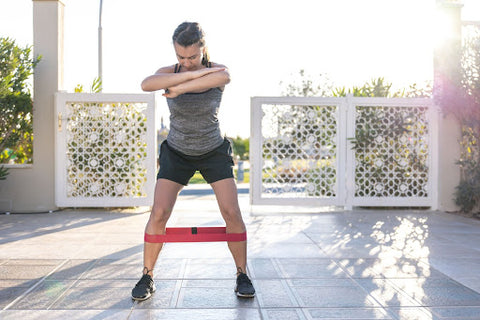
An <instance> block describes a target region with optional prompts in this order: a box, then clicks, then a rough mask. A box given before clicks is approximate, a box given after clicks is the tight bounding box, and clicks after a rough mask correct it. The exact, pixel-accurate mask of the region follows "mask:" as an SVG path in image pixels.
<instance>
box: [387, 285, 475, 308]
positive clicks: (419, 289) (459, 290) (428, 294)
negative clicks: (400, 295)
mask: <svg viewBox="0 0 480 320" xmlns="http://www.w3.org/2000/svg"><path fill="white" fill-rule="evenodd" d="M390 281H392V283H394V284H395V285H396V286H397V287H399V288H401V289H402V290H403V291H404V292H405V293H406V294H407V295H409V296H411V297H412V298H413V299H415V300H416V301H418V302H419V303H421V304H422V305H424V306H480V294H479V293H477V292H475V291H473V290H471V289H469V288H467V287H464V286H462V285H461V284H459V283H458V282H456V281H453V280H451V279H449V278H442V279H435V278H421V279H392V280H390Z"/></svg>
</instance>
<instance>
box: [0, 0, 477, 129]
mask: <svg viewBox="0 0 480 320" xmlns="http://www.w3.org/2000/svg"><path fill="white" fill-rule="evenodd" d="M461 2H462V3H463V4H464V7H463V9H462V19H463V20H469V21H470V20H474V21H477V20H480V0H463V1H461ZM63 3H64V4H65V18H64V23H65V33H64V37H65V38H64V42H65V48H64V50H65V60H64V62H65V70H64V77H65V80H64V86H63V89H64V90H67V91H69V92H72V91H73V90H74V88H75V86H76V85H77V84H82V85H84V87H85V88H89V86H90V85H91V83H92V81H93V79H94V78H95V77H96V76H97V74H98V59H97V57H98V45H97V44H98V38H97V36H98V22H99V21H98V20H99V3H100V0H64V1H63ZM32 7H33V5H32V0H0V37H10V38H12V39H14V40H16V42H17V43H18V44H19V45H22V46H25V45H31V44H33V31H32V16H33V15H32ZM184 21H197V22H199V23H200V24H201V25H202V27H203V29H204V30H205V32H206V41H207V46H208V49H209V52H210V56H211V60H212V61H214V62H218V63H222V64H225V65H226V66H227V67H228V68H229V71H230V74H231V78H232V81H231V83H230V84H229V85H228V86H227V88H226V90H225V93H224V97H223V101H222V106H221V110H220V122H221V124H222V130H223V132H224V133H225V134H226V135H228V136H231V137H235V136H241V137H248V136H249V134H250V98H251V97H253V96H279V95H281V94H282V86H281V85H280V82H283V83H287V84H288V83H289V82H292V81H294V79H295V78H296V76H297V75H298V73H299V70H300V69H304V70H305V71H306V73H307V74H309V75H311V76H312V77H317V76H320V75H321V74H323V75H325V76H326V77H327V78H329V79H330V80H331V82H333V83H334V85H335V86H346V87H351V86H353V85H359V86H361V85H363V84H364V83H365V82H367V81H370V80H371V79H373V78H378V77H384V78H385V79H386V80H387V81H388V82H390V83H392V84H393V87H394V88H404V87H408V85H410V84H413V83H417V84H423V83H425V82H427V81H431V80H432V78H433V46H434V44H435V39H436V36H435V30H438V28H436V27H435V0H362V1H360V0H328V1H327V0H295V1H292V0H289V1H285V0H242V1H225V0H211V1H210V0H204V1H198V0H197V1H193V0H182V1H180V2H173V1H169V2H167V3H166V2H165V1H160V0H135V1H127V0H103V14H102V27H103V82H104V84H103V88H104V92H109V93H110V92H112V93H140V92H141V88H140V83H141V81H142V80H143V79H144V78H145V77H146V76H148V75H150V74H152V73H154V72H155V71H156V70H157V69H158V68H160V67H162V66H166V65H171V64H174V63H176V57H175V53H174V51H173V45H172V42H171V36H172V34H173V31H174V30H175V28H176V27H177V26H178V25H179V24H180V23H182V22H184ZM157 101H158V102H157V108H158V110H157V113H158V119H160V117H161V116H163V117H164V118H165V122H166V124H167V125H168V109H167V106H166V103H165V100H164V98H163V97H162V96H161V95H160V94H159V95H158V96H157Z"/></svg>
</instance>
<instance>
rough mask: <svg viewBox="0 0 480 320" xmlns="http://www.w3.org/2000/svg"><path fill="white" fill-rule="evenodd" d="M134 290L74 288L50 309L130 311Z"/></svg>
mask: <svg viewBox="0 0 480 320" xmlns="http://www.w3.org/2000/svg"><path fill="white" fill-rule="evenodd" d="M131 290H132V288H106V287H73V288H71V289H69V290H68V291H67V292H66V293H65V294H64V295H63V296H62V297H61V298H60V299H58V300H57V301H56V302H55V303H54V304H53V305H52V306H51V307H50V308H51V309H53V310H91V309H94V310H95V309H96V310H103V309H104V310H111V309H130V308H132V307H133V304H134V302H133V300H132V298H131V295H130V292H131Z"/></svg>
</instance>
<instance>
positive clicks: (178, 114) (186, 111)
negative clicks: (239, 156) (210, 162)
mask: <svg viewBox="0 0 480 320" xmlns="http://www.w3.org/2000/svg"><path fill="white" fill-rule="evenodd" d="M222 94H223V92H222V90H220V89H219V88H212V89H210V90H208V91H205V92H202V93H184V94H182V95H179V96H178V97H175V98H167V104H168V108H169V109H170V131H169V133H168V136H167V141H168V145H169V146H171V147H172V148H173V149H175V150H178V151H180V152H181V153H183V154H186V155H190V156H199V155H202V154H205V153H207V152H209V151H212V150H214V149H216V148H218V147H219V146H220V145H221V144H222V143H223V137H222V133H221V131H220V124H219V122H218V109H219V108H220V102H221V101H222Z"/></svg>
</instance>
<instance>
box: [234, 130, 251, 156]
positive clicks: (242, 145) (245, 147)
mask: <svg viewBox="0 0 480 320" xmlns="http://www.w3.org/2000/svg"><path fill="white" fill-rule="evenodd" d="M230 140H231V141H232V146H233V153H234V155H235V156H238V157H239V158H240V160H248V157H249V152H250V139H248V138H246V139H243V138H241V137H239V136H237V137H236V138H231V139H230Z"/></svg>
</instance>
